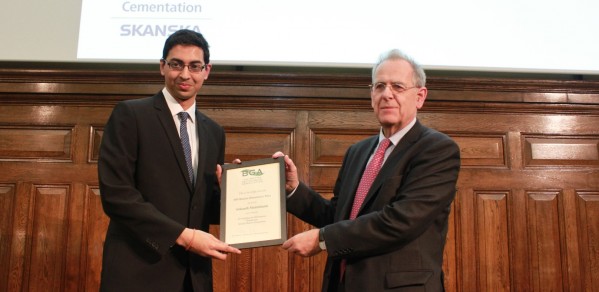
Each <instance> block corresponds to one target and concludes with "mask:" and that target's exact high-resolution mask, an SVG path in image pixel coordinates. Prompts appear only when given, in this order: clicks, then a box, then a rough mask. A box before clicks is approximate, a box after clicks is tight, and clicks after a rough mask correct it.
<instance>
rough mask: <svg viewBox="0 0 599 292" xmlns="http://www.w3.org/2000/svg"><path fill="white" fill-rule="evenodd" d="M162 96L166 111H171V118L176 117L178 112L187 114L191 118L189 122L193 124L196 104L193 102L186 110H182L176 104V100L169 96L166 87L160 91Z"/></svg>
mask: <svg viewBox="0 0 599 292" xmlns="http://www.w3.org/2000/svg"><path fill="white" fill-rule="evenodd" d="M162 94H163V95H164V99H165V100H166V105H167V106H168V109H169V110H170V111H171V115H172V116H176V115H177V114H178V113H180V112H187V113H188V114H189V116H190V118H191V122H192V123H193V122H194V121H195V119H196V103H195V102H194V103H193V105H192V106H190V107H189V108H188V109H187V110H183V107H182V106H181V105H180V104H179V103H178V102H177V100H176V99H175V98H174V97H173V96H172V95H171V93H170V92H168V90H166V87H165V88H163V89H162Z"/></svg>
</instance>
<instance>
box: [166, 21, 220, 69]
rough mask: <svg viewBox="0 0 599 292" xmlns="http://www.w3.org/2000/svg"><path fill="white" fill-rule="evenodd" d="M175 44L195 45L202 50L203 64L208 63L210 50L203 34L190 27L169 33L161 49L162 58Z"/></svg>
mask: <svg viewBox="0 0 599 292" xmlns="http://www.w3.org/2000/svg"><path fill="white" fill-rule="evenodd" d="M176 45H187V46H196V47H199V48H200V49H202V51H204V64H209V63H210V51H209V50H208V42H207V41H206V39H205V38H204V36H203V35H202V34H201V33H199V32H197V31H193V30H190V29H181V30H178V31H176V32H175V33H173V34H171V35H170V36H169V37H168V38H167V39H166V41H165V42H164V49H163V50H162V59H166V56H168V53H169V52H170V50H171V49H172V48H173V47H174V46H176Z"/></svg>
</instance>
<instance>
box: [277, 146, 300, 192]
mask: <svg viewBox="0 0 599 292" xmlns="http://www.w3.org/2000/svg"><path fill="white" fill-rule="evenodd" d="M281 156H284V159H285V191H286V192H287V194H289V193H291V192H293V190H295V189H296V188H297V186H298V185H299V178H298V176H297V167H295V163H293V160H291V158H289V155H285V154H284V153H283V152H281V151H277V152H275V154H273V155H272V158H275V159H276V158H279V157H281Z"/></svg>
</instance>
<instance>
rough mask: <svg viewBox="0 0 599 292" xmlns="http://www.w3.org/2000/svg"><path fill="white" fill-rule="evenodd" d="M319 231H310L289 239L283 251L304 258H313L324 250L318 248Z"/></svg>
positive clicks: (284, 244)
mask: <svg viewBox="0 0 599 292" xmlns="http://www.w3.org/2000/svg"><path fill="white" fill-rule="evenodd" d="M318 231H319V229H312V230H308V231H305V232H302V233H299V234H296V235H295V236H293V237H291V238H289V239H288V240H287V241H285V242H284V243H283V245H282V247H283V249H286V250H287V251H289V252H292V253H295V254H298V255H300V256H303V257H311V256H313V255H316V254H318V253H319V252H321V251H322V250H321V249H320V247H319V246H318Z"/></svg>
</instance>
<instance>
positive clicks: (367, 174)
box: [349, 139, 391, 219]
mask: <svg viewBox="0 0 599 292" xmlns="http://www.w3.org/2000/svg"><path fill="white" fill-rule="evenodd" d="M389 145H391V140H389V139H385V140H383V141H381V143H380V144H379V147H378V148H377V149H376V152H374V156H372V160H371V161H370V163H368V165H367V166H366V170H364V173H363V174H362V179H360V184H359V185H358V190H356V196H355V197H354V204H353V205H352V208H351V213H350V214H349V219H356V217H357V216H358V211H359V210H360V207H361V206H362V203H363V202H364V198H366V194H367V193H368V190H370V186H372V182H374V179H375V178H376V175H377V174H378V173H379V170H381V166H382V165H383V160H384V158H385V151H387V148H388V147H389Z"/></svg>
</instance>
